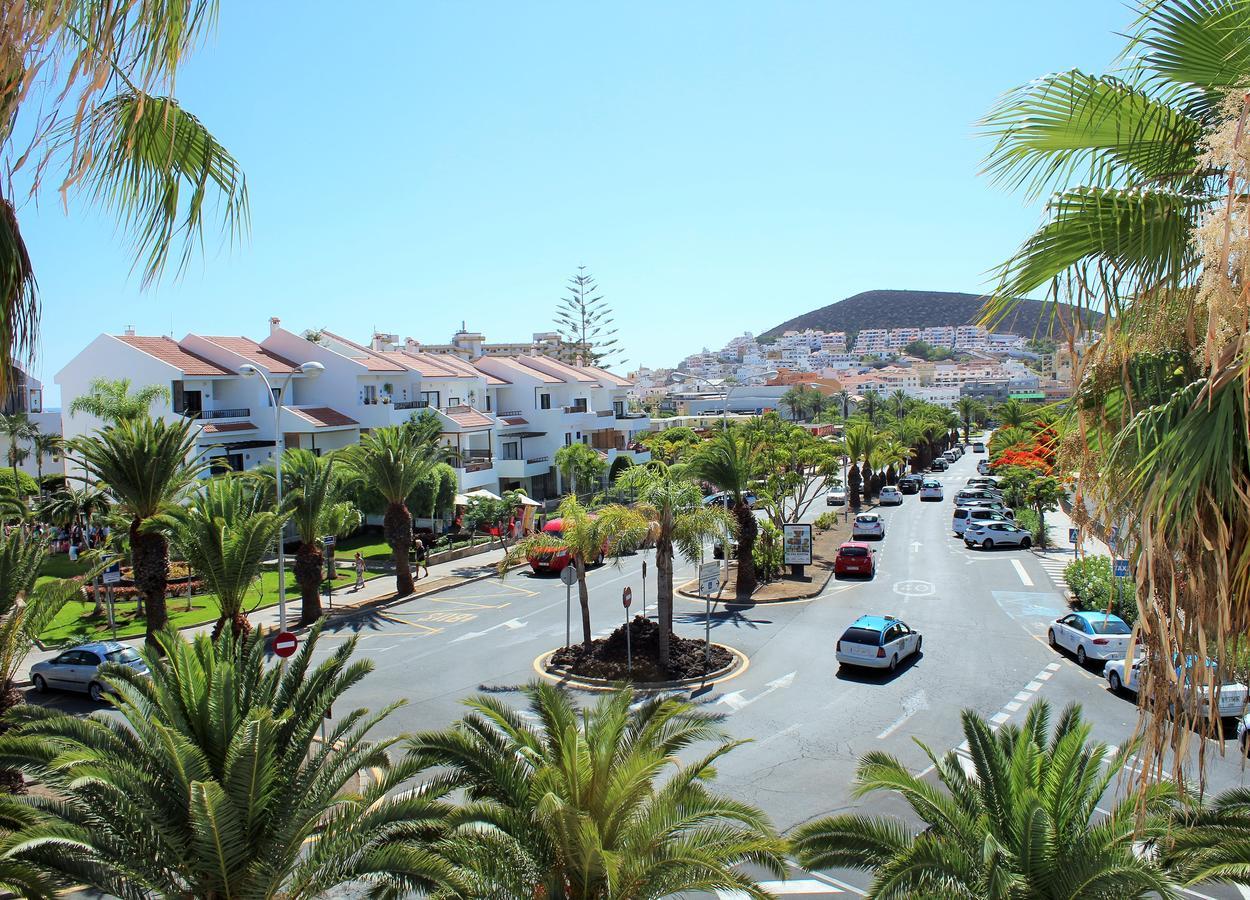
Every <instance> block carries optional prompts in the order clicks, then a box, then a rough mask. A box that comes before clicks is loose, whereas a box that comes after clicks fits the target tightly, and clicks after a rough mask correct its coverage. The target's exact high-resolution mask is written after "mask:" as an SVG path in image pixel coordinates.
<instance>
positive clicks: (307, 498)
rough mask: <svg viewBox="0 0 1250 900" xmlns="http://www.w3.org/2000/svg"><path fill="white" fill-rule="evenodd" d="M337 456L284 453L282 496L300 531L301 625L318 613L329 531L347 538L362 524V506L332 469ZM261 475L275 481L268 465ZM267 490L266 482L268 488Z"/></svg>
mask: <svg viewBox="0 0 1250 900" xmlns="http://www.w3.org/2000/svg"><path fill="white" fill-rule="evenodd" d="M336 462H337V458H336V457H335V456H333V455H330V456H317V454H315V453H313V452H312V451H311V450H301V449H298V448H297V449H294V450H288V451H286V453H285V454H283V460H282V484H283V495H282V500H283V503H284V505H285V507H286V509H287V511H288V512H289V513H290V521H291V523H292V524H293V525H294V526H295V531H296V533H297V534H298V535H299V548H298V549H297V550H296V551H295V581H296V582H297V583H298V584H299V590H300V601H301V603H300V605H301V610H300V624H301V625H311V624H312V623H313V622H315V621H317V619H319V618H321V614H322V610H321V591H320V586H321V579H322V572H323V571H324V569H325V556H324V553H325V548H324V547H323V546H322V538H323V537H325V536H327V535H333V536H335V537H346V536H347V535H349V534H351V533H352V532H354V531H355V530H356V529H357V528H359V527H360V522H361V515H360V510H359V509H357V508H356V506H355V504H353V503H352V502H351V500H349V499H347V497H348V486H347V482H346V480H345V479H344V478H343V477H342V476H341V475H340V473H339V472H337V471H336ZM260 477H262V478H263V479H265V481H266V482H267V483H269V484H272V483H273V481H274V472H273V470H272V469H264V470H261V472H260ZM266 490H268V487H267V488H266Z"/></svg>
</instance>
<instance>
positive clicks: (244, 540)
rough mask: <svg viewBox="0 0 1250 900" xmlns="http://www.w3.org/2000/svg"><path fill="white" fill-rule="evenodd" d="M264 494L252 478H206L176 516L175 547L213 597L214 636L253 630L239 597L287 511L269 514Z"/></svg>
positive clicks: (258, 568) (254, 575)
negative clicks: (215, 610)
mask: <svg viewBox="0 0 1250 900" xmlns="http://www.w3.org/2000/svg"><path fill="white" fill-rule="evenodd" d="M265 494H266V492H264V491H262V490H258V487H257V485H256V484H255V483H254V482H253V481H252V480H251V479H247V478H242V477H239V476H236V475H223V476H221V477H218V478H213V479H210V480H209V482H208V483H207V484H205V485H204V489H203V490H202V491H200V492H199V493H197V494H195V495H194V496H193V497H192V498H191V502H190V503H189V504H188V505H187V507H186V508H185V509H182V510H179V511H177V512H176V513H175V514H174V515H175V524H174V526H173V529H172V537H173V542H174V546H175V547H177V548H178V551H179V552H180V553H181V554H182V558H183V559H185V560H186V561H187V564H188V565H189V566H190V567H191V568H192V569H193V570H194V571H196V572H198V573H199V574H200V577H201V578H202V579H203V581H204V586H205V587H206V588H208V590H210V591H212V592H213V593H214V594H216V595H217V602H218V605H219V607H220V608H219V612H218V616H217V624H216V625H215V626H214V628H213V637H217V636H218V635H219V634H221V633H222V631H223V630H224V629H225V628H226V626H227V625H229V626H230V630H231V633H232V634H233V635H234V636H235V637H239V636H241V635H245V634H247V633H248V632H250V631H251V630H252V626H251V623H250V622H248V620H247V613H246V612H245V611H244V609H243V598H244V597H245V596H246V595H247V592H248V590H249V589H250V588H251V587H252V585H253V584H255V582H256V579H258V578H259V577H260V573H261V565H262V563H263V562H264V559H265V556H266V555H267V554H268V552H269V551H270V550H271V549H272V547H273V542H274V540H275V539H276V538H277V536H278V533H279V532H280V531H281V530H282V526H283V525H285V524H286V519H287V513H286V512H275V511H274V510H273V509H272V507H271V506H270V505H269V504H268V503H267V502H266V500H267V497H266V496H265ZM285 589H286V585H279V586H278V590H279V591H284V590H285Z"/></svg>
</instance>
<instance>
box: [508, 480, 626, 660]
mask: <svg viewBox="0 0 1250 900" xmlns="http://www.w3.org/2000/svg"><path fill="white" fill-rule="evenodd" d="M556 515H557V516H559V517H560V524H561V528H560V534H559V535H555V534H551V533H549V532H539V533H537V534H531V535H529V536H528V537H525V538H522V539H521V540H519V541H517V542H516V543H515V544H513V545H512V548H511V549H510V550H508V552H507V553H505V554H504V558H503V559H502V560H500V561H499V575H500V577H503V576H505V575H506V574H507V572H508V570H509V569H510V568H512V567H513V566H514V565H516V564H517V563H519V562H521V561H522V560H525V559H528V558H529V557H530V556H532V555H533V554H535V553H541V552H543V551H548V552H549V551H551V550H553V549H557V548H559V549H563V550H564V551H566V552H567V553H568V555H569V559H570V562H569V565H571V566H573V571H574V572H576V573H577V598H578V602H579V603H580V604H581V609H582V642H583V643H585V644H586V645H587V646H590V642H591V634H590V589H589V587H588V586H587V585H586V570H587V569H588V568H589V567H590V566H591V565H592V564H594V563H598V562H602V561H603V560H604V559H605V558H606V557H607V556H608V555H609V554H613V553H616V552H619V551H622V550H632V549H634V548H636V547H637V546H638V545H639V544H641V543H642V541H643V539H644V538H645V537H646V536H647V530H648V529H647V520H646V519H644V518H643V517H642V515H641V514H640V513H638V512H637V511H635V510H633V509H630V508H629V507H626V506H615V505H612V506H605V507H603V508H601V509H598V510H596V511H595V512H593V513H592V512H591V511H590V510H589V509H587V508H586V507H585V506H583V505H582V504H581V502H580V501H579V500H578V499H577V495H576V494H569V495H568V496H566V497H565V498H564V499H563V500H561V501H560V505H559V507H557V509H556Z"/></svg>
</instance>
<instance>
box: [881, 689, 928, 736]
mask: <svg viewBox="0 0 1250 900" xmlns="http://www.w3.org/2000/svg"><path fill="white" fill-rule="evenodd" d="M928 708H929V701H928V700H926V699H925V695H924V691H917V692H916V693H914V694H912V695H911V696H910V697H906V698H904V699H903V714H902V715H901V716H899V717H898V718H897V719H895V720H894V722H893V724H891V725H890V726H889V727H888V728H886V729H885V731H883V732H881V733H880V734H879V735H877V740H879V741H881V740H885V739H886V738H888V737H889V736H890V735H892V734H893V733H894V732H895V731H897V730H898V729H899V727H900V726H901V725H902V724H903V723H904V722H906V721H907V720H908V719H910V718H911V717H912V716H914V715H915V714H916V713H918V712H920V711H921V710H922V709H928Z"/></svg>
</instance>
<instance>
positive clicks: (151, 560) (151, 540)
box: [70, 417, 208, 646]
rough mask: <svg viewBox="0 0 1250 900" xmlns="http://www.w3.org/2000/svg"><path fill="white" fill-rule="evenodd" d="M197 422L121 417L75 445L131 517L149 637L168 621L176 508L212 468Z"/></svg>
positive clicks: (132, 548) (152, 640) (89, 469)
mask: <svg viewBox="0 0 1250 900" xmlns="http://www.w3.org/2000/svg"><path fill="white" fill-rule="evenodd" d="M197 432H198V428H197V427H196V426H195V425H194V423H193V422H192V421H191V420H190V419H178V420H177V421H175V422H172V423H171V422H166V421H165V420H164V419H150V418H147V417H142V418H138V419H122V420H121V421H120V422H118V423H117V424H116V425H113V426H110V427H108V428H105V429H104V430H103V431H100V432H97V433H96V434H95V435H92V436H84V437H80V438H76V439H74V440H73V441H72V442H71V443H70V447H71V449H72V450H73V452H74V453H76V454H77V456H78V459H79V461H80V462H81V463H82V466H83V468H84V469H86V471H87V473H88V475H89V476H90V477H92V478H94V479H95V481H96V482H97V483H100V484H103V485H105V486H106V489H107V491H108V493H109V494H110V495H112V497H113V499H114V500H116V502H117V503H118V504H119V505H120V506H121V508H122V511H123V512H124V514H125V515H126V516H127V517H129V519H130V525H129V532H130V553H131V563H132V567H133V569H134V581H135V587H136V588H137V589H138V592H139V596H140V599H141V600H142V603H143V610H144V615H145V616H146V617H147V641H148V644H149V645H152V646H155V640H156V634H157V632H159V631H160V630H161V629H162V628H164V627H165V623H166V622H167V621H168V620H169V614H168V612H167V611H166V608H165V585H166V582H167V581H168V580H169V540H168V538H167V536H166V535H167V532H168V530H169V528H170V526H171V525H172V523H173V513H174V512H175V511H176V510H177V509H178V507H179V505H180V504H181V502H182V500H183V499H184V498H185V497H186V495H187V494H188V493H189V492H190V490H191V488H192V487H193V486H194V485H195V484H196V483H197V482H198V480H199V478H200V476H201V475H202V474H203V473H204V472H205V471H207V469H208V464H207V463H206V462H205V461H204V458H203V455H202V454H201V453H198V452H197V451H196V447H195V440H196V436H197Z"/></svg>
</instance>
